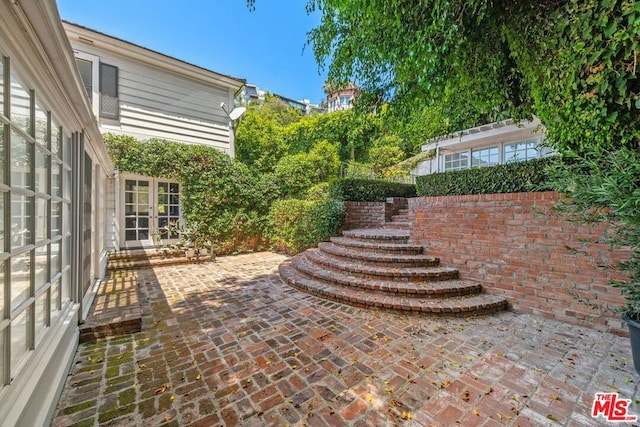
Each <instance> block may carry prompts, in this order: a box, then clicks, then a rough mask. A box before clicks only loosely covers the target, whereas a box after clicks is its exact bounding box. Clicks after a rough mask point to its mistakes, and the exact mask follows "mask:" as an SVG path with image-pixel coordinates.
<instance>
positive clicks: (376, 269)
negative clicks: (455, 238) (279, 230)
mask: <svg viewBox="0 0 640 427" xmlns="http://www.w3.org/2000/svg"><path fill="white" fill-rule="evenodd" d="M304 253H305V255H306V257H307V259H308V260H309V261H311V262H313V263H315V264H317V265H321V266H324V267H325V268H328V269H331V270H334V271H339V272H344V273H348V274H351V275H354V276H357V277H364V278H369V279H375V278H378V279H380V278H385V279H393V280H399V281H405V282H423V281H440V280H450V279H457V278H458V270H456V269H455V268H447V267H405V268H394V267H385V266H375V265H374V266H371V265H363V264H362V263H361V262H348V261H345V260H344V259H340V258H338V257H335V256H333V255H328V254H326V253H322V252H320V251H318V249H315V248H314V249H308V250H307V251H305V252H304Z"/></svg>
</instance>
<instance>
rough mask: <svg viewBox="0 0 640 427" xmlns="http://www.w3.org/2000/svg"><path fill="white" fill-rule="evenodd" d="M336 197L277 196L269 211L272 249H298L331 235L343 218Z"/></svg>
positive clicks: (334, 232)
mask: <svg viewBox="0 0 640 427" xmlns="http://www.w3.org/2000/svg"><path fill="white" fill-rule="evenodd" d="M344 215H345V214H344V208H343V206H342V203H341V202H339V201H336V200H324V201H312V200H298V199H287V200H278V201H276V202H275V203H274V204H273V205H272V206H271V210H270V211H269V238H270V240H271V243H272V247H273V248H274V249H275V250H278V251H282V252H287V253H298V252H302V251H303V250H305V249H308V248H311V247H313V246H316V245H317V244H318V242H321V241H323V240H327V239H328V238H329V237H331V236H333V235H335V234H336V233H337V231H338V230H339V229H340V226H341V225H342V221H343V220H344Z"/></svg>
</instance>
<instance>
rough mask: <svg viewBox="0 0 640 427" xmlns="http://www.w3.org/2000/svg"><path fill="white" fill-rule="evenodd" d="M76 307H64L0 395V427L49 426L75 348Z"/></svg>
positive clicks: (72, 305)
mask: <svg viewBox="0 0 640 427" xmlns="http://www.w3.org/2000/svg"><path fill="white" fill-rule="evenodd" d="M78 310H79V305H78V304H68V305H67V307H66V309H65V311H64V312H63V313H62V314H61V317H60V318H59V319H58V322H57V323H56V325H55V331H52V332H50V333H48V334H46V335H45V338H44V339H43V341H42V342H41V343H40V346H39V350H36V351H35V352H34V355H33V356H32V357H30V358H29V361H28V362H27V364H26V365H25V366H24V367H23V371H24V372H26V371H28V372H29V375H19V376H18V377H17V378H16V380H15V381H14V382H13V383H12V384H11V386H9V387H6V388H7V390H3V393H1V394H0V420H2V425H3V426H25V427H27V426H28V427H31V426H45V425H49V424H50V423H51V420H52V419H53V415H54V412H55V408H56V405H57V404H58V400H59V398H60V394H61V393H62V388H63V386H64V383H65V379H66V377H67V373H68V372H69V370H70V369H71V364H72V362H73V356H74V354H75V352H76V348H77V346H78V337H79V332H78ZM52 327H54V326H52Z"/></svg>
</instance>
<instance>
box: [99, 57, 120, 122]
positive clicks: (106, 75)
mask: <svg viewBox="0 0 640 427" xmlns="http://www.w3.org/2000/svg"><path fill="white" fill-rule="evenodd" d="M118 104H119V103H118V67H114V66H113V65H107V64H102V63H100V117H106V118H108V119H116V120H117V119H118V112H119V109H118Z"/></svg>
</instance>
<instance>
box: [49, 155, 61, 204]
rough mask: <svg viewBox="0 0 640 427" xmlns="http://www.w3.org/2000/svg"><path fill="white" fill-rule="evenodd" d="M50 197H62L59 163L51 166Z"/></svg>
mask: <svg viewBox="0 0 640 427" xmlns="http://www.w3.org/2000/svg"><path fill="white" fill-rule="evenodd" d="M51 195H52V196H53V197H62V165H61V164H59V163H53V164H52V165H51Z"/></svg>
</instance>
